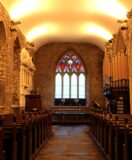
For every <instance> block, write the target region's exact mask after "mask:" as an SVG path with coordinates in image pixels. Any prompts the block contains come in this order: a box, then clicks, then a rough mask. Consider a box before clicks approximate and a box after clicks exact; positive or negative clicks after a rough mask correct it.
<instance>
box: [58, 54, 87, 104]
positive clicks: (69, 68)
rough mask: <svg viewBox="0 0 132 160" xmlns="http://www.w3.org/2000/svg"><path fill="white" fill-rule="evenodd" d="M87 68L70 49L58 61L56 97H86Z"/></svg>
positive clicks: (62, 98) (65, 98)
mask: <svg viewBox="0 0 132 160" xmlns="http://www.w3.org/2000/svg"><path fill="white" fill-rule="evenodd" d="M85 77H86V73H85V68H84V65H83V63H82V61H81V60H80V59H79V58H78V56H77V55H76V54H75V53H74V52H73V51H68V52H67V53H66V54H65V55H64V56H63V57H62V58H61V59H60V60H59V62H58V64H57V66H56V74H55V99H61V100H63V104H64V101H65V100H67V99H73V100H75V99H78V100H79V99H85V98H86V96H85V95H86V93H85V88H86V83H85Z"/></svg>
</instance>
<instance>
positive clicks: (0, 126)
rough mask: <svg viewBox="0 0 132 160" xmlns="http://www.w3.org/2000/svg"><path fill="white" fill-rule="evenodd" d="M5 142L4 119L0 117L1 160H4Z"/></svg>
mask: <svg viewBox="0 0 132 160" xmlns="http://www.w3.org/2000/svg"><path fill="white" fill-rule="evenodd" d="M3 140H4V131H3V117H2V116H1V117H0V159H1V160H3V159H4V155H3V154H4V153H3Z"/></svg>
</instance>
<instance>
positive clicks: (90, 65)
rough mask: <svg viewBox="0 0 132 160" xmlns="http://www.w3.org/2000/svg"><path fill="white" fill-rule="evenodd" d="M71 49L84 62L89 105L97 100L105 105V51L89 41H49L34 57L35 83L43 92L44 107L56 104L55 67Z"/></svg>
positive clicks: (37, 88)
mask: <svg viewBox="0 0 132 160" xmlns="http://www.w3.org/2000/svg"><path fill="white" fill-rule="evenodd" d="M69 50H72V51H74V52H75V53H76V54H77V55H78V56H79V58H80V59H81V60H82V62H83V63H84V66H85V69H86V74H87V77H86V97H87V105H88V106H90V105H91V101H92V100H96V101H97V102H98V103H100V104H101V105H104V97H103V90H102V89H103V77H102V62H103V55H104V54H103V51H102V50H101V49H99V48H98V47H96V46H94V45H92V44H88V43H49V44H46V45H44V46H42V47H41V48H40V49H39V50H38V51H37V52H36V53H35V57H34V63H35V66H36V74H35V77H34V83H35V84H34V85H35V88H36V90H37V91H38V92H39V93H40V94H41V96H42V100H43V106H44V107H51V106H53V104H54V96H55V68H56V65H57V62H58V60H59V59H60V58H61V57H62V56H63V55H64V54H65V53H66V52H67V51H69Z"/></svg>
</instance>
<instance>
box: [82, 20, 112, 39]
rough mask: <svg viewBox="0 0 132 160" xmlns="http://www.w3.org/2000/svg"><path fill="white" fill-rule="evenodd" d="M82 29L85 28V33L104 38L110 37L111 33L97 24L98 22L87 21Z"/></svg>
mask: <svg viewBox="0 0 132 160" xmlns="http://www.w3.org/2000/svg"><path fill="white" fill-rule="evenodd" d="M84 30H85V33H88V34H90V35H96V36H98V37H101V38H103V39H105V40H109V39H111V38H112V34H111V33H110V32H109V31H108V30H106V29H105V28H103V27H102V26H99V25H98V24H95V23H88V24H87V25H86V26H85V29H84Z"/></svg>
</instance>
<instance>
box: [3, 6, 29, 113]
mask: <svg viewBox="0 0 132 160" xmlns="http://www.w3.org/2000/svg"><path fill="white" fill-rule="evenodd" d="M17 24H18V23H16V22H13V21H11V19H10V17H9V15H8V13H7V11H6V10H5V9H4V7H3V6H2V4H1V3H0V108H2V109H3V108H4V110H6V111H7V112H10V111H11V106H12V105H13V104H14V103H16V102H15V101H17V105H18V106H19V101H20V65H21V64H20V60H21V59H20V58H21V49H22V48H26V47H27V42H26V39H25V37H24V36H23V34H22V33H21V31H20V30H19V28H18V26H17Z"/></svg>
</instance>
